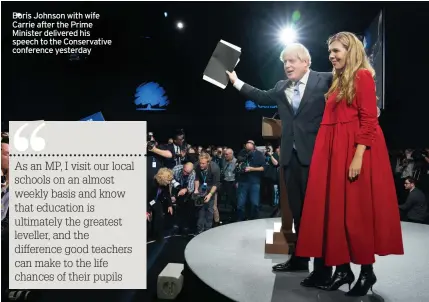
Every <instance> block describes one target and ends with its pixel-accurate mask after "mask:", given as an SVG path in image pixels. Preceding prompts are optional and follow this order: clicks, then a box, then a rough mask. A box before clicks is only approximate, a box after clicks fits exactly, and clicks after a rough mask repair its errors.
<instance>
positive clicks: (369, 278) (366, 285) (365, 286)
mask: <svg viewBox="0 0 429 302" xmlns="http://www.w3.org/2000/svg"><path fill="white" fill-rule="evenodd" d="M376 282H377V277H376V276H375V274H374V271H373V270H368V271H362V270H361V272H360V274H359V279H358V281H357V282H356V284H355V286H353V288H352V289H351V290H350V291H349V292H348V293H346V296H351V297H361V296H365V295H366V294H367V293H368V291H369V289H371V291H372V286H373V285H374V284H375V283H376Z"/></svg>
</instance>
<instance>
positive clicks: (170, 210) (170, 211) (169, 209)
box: [168, 207, 173, 215]
mask: <svg viewBox="0 0 429 302" xmlns="http://www.w3.org/2000/svg"><path fill="white" fill-rule="evenodd" d="M168 213H170V215H173V207H168Z"/></svg>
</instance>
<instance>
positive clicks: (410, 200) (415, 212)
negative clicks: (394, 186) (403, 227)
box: [399, 188, 428, 222]
mask: <svg viewBox="0 0 429 302" xmlns="http://www.w3.org/2000/svg"><path fill="white" fill-rule="evenodd" d="M399 208H400V209H401V210H404V211H408V212H407V217H408V219H410V220H412V221H417V222H423V221H425V219H426V217H427V216H428V204H427V201H426V197H425V195H424V194H423V192H422V191H421V190H419V189H418V188H414V190H412V191H411V192H410V193H409V194H408V197H407V200H406V201H405V203H403V204H401V205H400V206H399Z"/></svg>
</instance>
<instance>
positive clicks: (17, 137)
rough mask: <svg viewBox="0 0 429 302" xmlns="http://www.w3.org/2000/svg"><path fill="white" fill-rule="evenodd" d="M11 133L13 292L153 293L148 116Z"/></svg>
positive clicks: (37, 125) (13, 125)
mask: <svg viewBox="0 0 429 302" xmlns="http://www.w3.org/2000/svg"><path fill="white" fill-rule="evenodd" d="M23 125H25V126H23ZM9 129H10V142H9V144H10V154H11V155H10V162H9V164H10V177H9V179H10V193H9V196H10V207H9V228H10V231H9V232H10V233H9V234H10V236H9V237H10V238H9V244H10V262H9V268H10V275H9V281H10V288H14V289H28V288H31V289H146V284H147V281H146V259H147V257H146V199H147V198H146V157H145V156H144V154H145V153H146V133H147V132H146V130H147V127H146V122H101V121H96V122H87V121H74V122H50V121H32V122H10V125H9ZM113 165H114V166H115V169H117V170H113ZM88 167H90V169H91V170H87V169H85V168H88ZM78 168H79V169H78ZM48 179H49V181H48ZM59 192H61V193H59ZM73 192H74V193H73ZM59 194H61V195H59ZM73 194H74V195H75V196H73ZM79 196H80V197H79ZM55 197H57V198H55ZM60 197H61V198H60ZM31 210H32V211H31ZM63 211H66V212H63ZM70 218H71V219H72V220H71V219H70ZM77 219H79V222H80V225H79V226H78V225H73V224H75V223H77V221H78V220H77ZM71 222H73V224H72V223H71ZM69 235H70V239H68V238H69V237H68V236H69ZM48 238H49V239H48ZM54 238H56V239H54ZM59 248H61V250H59ZM79 259H80V260H81V261H80V260H79ZM65 266H67V267H65ZM79 266H80V267H79Z"/></svg>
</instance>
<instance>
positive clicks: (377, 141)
mask: <svg viewBox="0 0 429 302" xmlns="http://www.w3.org/2000/svg"><path fill="white" fill-rule="evenodd" d="M328 45H329V60H330V61H331V62H332V65H333V74H334V77H333V82H332V86H331V87H330V89H329V91H328V92H327V94H326V98H327V101H326V107H325V112H324V115H323V119H322V123H321V125H320V129H319V132H318V134H317V138H316V143H315V147H314V152H313V157H312V161H311V165H310V173H309V179H308V186H307V191H306V196H305V201H304V207H303V213H302V219H301V227H300V231H299V238H298V242H297V248H296V255H297V256H301V257H315V258H323V259H324V261H325V265H326V267H325V268H323V267H322V268H320V269H318V270H316V271H313V272H312V273H311V274H310V275H309V276H308V277H307V278H306V280H304V281H305V282H304V284H307V286H308V284H312V285H313V286H315V287H318V288H321V289H324V290H337V289H338V288H339V287H340V286H341V285H343V284H349V290H350V286H351V284H352V283H353V282H354V281H355V276H354V275H353V272H352V271H351V269H350V262H353V263H355V264H360V265H361V272H360V275H359V278H358V280H357V282H356V284H355V286H354V287H353V288H352V289H351V290H350V291H349V292H348V293H346V295H348V296H364V295H366V294H367V292H368V290H369V289H370V288H371V289H372V286H373V285H374V284H375V283H376V281H377V278H376V276H375V274H374V271H373V267H372V264H373V263H374V262H375V255H380V256H386V255H392V254H394V255H402V254H403V253H404V249H403V244H402V233H401V225H400V218H399V210H398V202H397V198H396V192H395V185H394V181H393V175H392V170H391V168H390V162H389V157H388V153H387V147H386V143H385V140H384V135H383V132H382V130H381V128H380V126H379V124H378V119H377V98H376V93H375V82H374V74H375V72H374V69H373V68H372V67H371V65H370V63H369V61H368V59H367V57H366V55H365V50H364V47H363V44H362V42H361V41H359V39H358V38H357V37H356V36H355V35H354V34H352V33H348V32H340V33H338V34H336V35H334V36H333V37H331V38H330V39H329V41H328ZM332 266H336V270H335V273H334V275H333V276H331V273H330V272H331V267H332ZM327 272H329V273H327ZM310 281H311V282H310ZM302 284H303V283H302Z"/></svg>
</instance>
